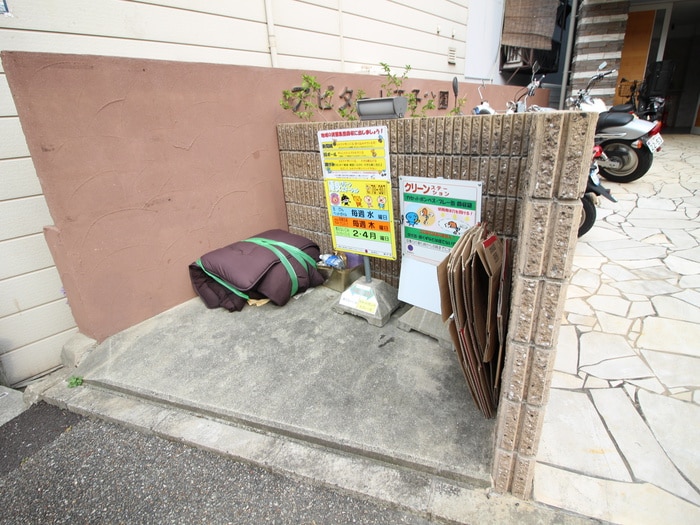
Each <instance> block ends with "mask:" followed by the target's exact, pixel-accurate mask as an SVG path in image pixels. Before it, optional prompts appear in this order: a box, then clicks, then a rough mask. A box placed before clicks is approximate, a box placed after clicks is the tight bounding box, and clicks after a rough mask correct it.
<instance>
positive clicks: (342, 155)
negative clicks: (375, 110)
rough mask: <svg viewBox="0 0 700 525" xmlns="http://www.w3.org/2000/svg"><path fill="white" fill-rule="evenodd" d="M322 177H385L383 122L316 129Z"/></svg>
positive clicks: (385, 128) (386, 173)
mask: <svg viewBox="0 0 700 525" xmlns="http://www.w3.org/2000/svg"><path fill="white" fill-rule="evenodd" d="M318 143H319V146H320V149H321V161H322V163H323V174H324V177H342V178H362V179H388V178H389V177H390V175H389V172H390V170H389V146H388V141H387V127H386V126H368V127H364V128H350V129H329V130H322V131H319V132H318Z"/></svg>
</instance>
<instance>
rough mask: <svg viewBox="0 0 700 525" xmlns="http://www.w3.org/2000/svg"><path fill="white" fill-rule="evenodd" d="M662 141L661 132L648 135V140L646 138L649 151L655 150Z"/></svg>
mask: <svg viewBox="0 0 700 525" xmlns="http://www.w3.org/2000/svg"><path fill="white" fill-rule="evenodd" d="M663 143H664V139H663V138H662V137H661V133H657V134H656V135H652V136H651V137H649V140H647V146H648V147H649V149H650V150H651V151H656V150H657V149H659V148H660V147H661V144H663Z"/></svg>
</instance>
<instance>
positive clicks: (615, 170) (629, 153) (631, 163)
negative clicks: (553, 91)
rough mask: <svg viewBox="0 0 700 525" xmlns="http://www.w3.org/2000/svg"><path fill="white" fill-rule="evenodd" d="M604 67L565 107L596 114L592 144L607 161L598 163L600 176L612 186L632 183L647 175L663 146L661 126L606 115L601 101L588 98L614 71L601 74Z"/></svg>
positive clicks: (621, 115) (622, 115) (620, 115)
mask: <svg viewBox="0 0 700 525" xmlns="http://www.w3.org/2000/svg"><path fill="white" fill-rule="evenodd" d="M606 65H607V63H606V62H603V63H602V64H601V65H600V67H598V73H596V74H595V75H593V76H592V77H591V78H590V79H589V81H588V83H587V84H586V87H585V88H583V89H581V90H580V91H579V92H578V94H577V96H575V97H569V98H568V99H567V106H568V107H569V108H571V109H578V110H581V111H595V112H597V113H599V115H598V124H597V125H596V133H595V144H597V145H600V146H602V148H603V152H604V153H605V155H606V157H607V160H604V159H603V158H601V159H600V160H599V161H598V165H599V168H600V174H601V175H602V176H603V177H605V178H606V179H608V180H611V181H613V182H632V181H634V180H637V179H639V178H641V177H642V176H644V174H645V173H646V172H647V171H649V168H651V164H652V162H653V160H654V152H656V151H659V150H660V149H661V146H662V144H663V142H664V139H663V138H662V137H661V133H660V131H661V122H660V121H655V122H649V121H647V120H642V119H639V118H636V117H635V116H634V115H632V114H630V113H624V112H622V113H618V112H611V111H607V107H606V106H605V103H604V102H603V101H602V100H601V99H594V98H592V97H591V96H590V91H591V87H592V86H593V85H594V84H595V83H596V82H598V81H600V80H602V79H603V78H605V77H606V76H608V75H611V74H613V73H616V72H617V71H616V70H615V69H612V70H610V71H603V69H604V68H605V67H606Z"/></svg>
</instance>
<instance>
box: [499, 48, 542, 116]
mask: <svg viewBox="0 0 700 525" xmlns="http://www.w3.org/2000/svg"><path fill="white" fill-rule="evenodd" d="M539 70H540V65H539V62H537V61H535V63H534V64H533V66H532V76H531V77H530V83H529V84H528V85H527V87H525V88H524V89H523V90H522V91H521V92H518V93H517V95H518V96H517V97H515V100H510V101H508V102H507V103H506V113H507V114H511V113H525V112H526V111H553V110H551V109H550V108H541V107H540V106H537V105H533V106H531V107H530V108H528V106H527V97H532V96H534V95H535V91H536V90H537V88H539V87H542V81H543V80H544V77H545V75H542V76H541V77H540V78H537V72H538V71H539Z"/></svg>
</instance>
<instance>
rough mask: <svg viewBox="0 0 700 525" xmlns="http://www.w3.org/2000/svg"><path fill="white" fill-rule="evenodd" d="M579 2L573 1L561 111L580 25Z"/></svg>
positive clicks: (560, 103) (562, 86) (560, 102)
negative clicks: (575, 34)
mask: <svg viewBox="0 0 700 525" xmlns="http://www.w3.org/2000/svg"><path fill="white" fill-rule="evenodd" d="M577 11H578V0H571V18H570V19H569V35H568V38H567V39H566V58H565V59H564V72H563V73H562V75H561V93H559V109H564V101H565V100H566V90H567V88H568V83H569V68H570V66H571V52H572V50H573V47H574V32H575V30H576V24H577V23H578V21H577V18H578V13H577Z"/></svg>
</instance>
